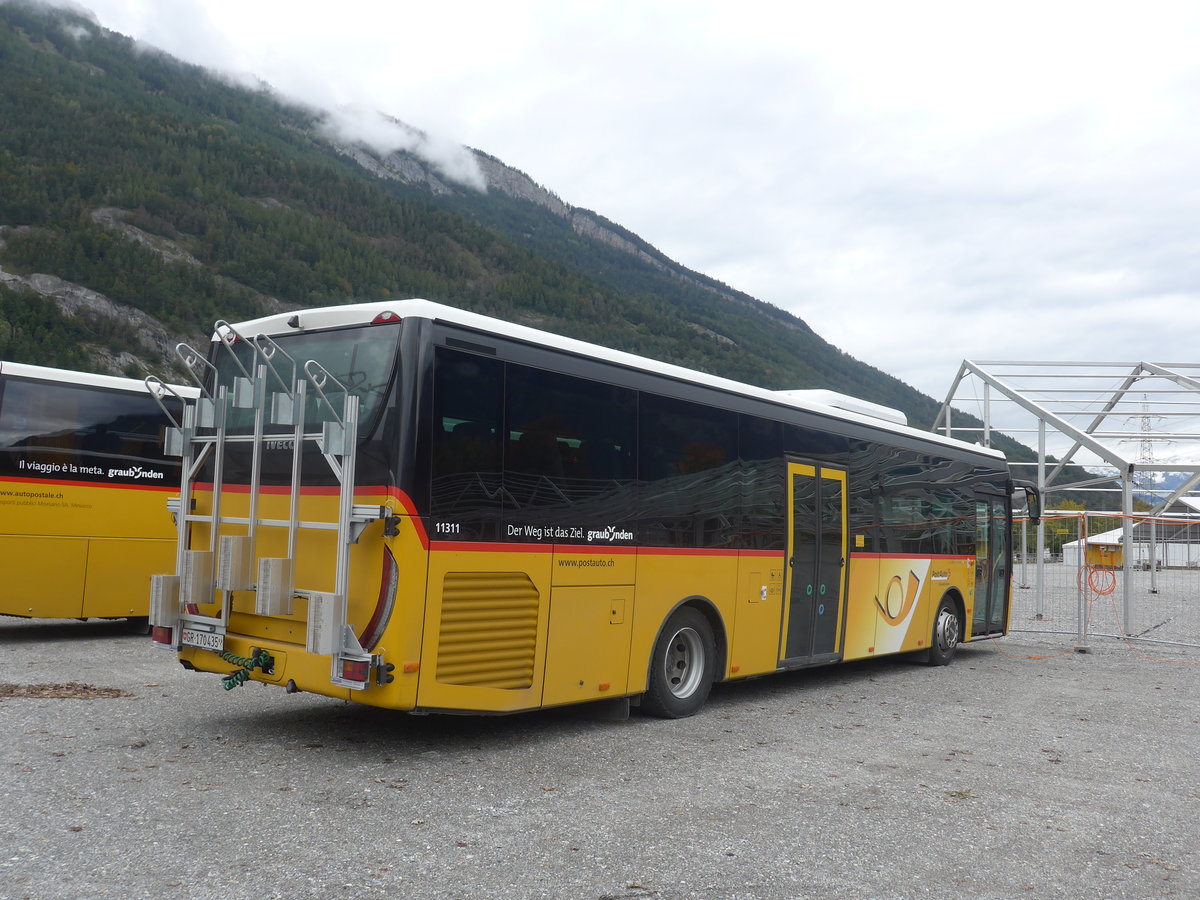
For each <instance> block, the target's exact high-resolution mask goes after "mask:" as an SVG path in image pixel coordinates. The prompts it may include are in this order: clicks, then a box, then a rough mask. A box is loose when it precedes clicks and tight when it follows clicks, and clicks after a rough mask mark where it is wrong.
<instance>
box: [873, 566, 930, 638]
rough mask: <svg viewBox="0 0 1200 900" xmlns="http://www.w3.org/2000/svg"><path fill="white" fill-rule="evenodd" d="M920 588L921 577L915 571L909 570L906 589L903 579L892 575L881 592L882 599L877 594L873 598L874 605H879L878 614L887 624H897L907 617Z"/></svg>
mask: <svg viewBox="0 0 1200 900" xmlns="http://www.w3.org/2000/svg"><path fill="white" fill-rule="evenodd" d="M920 589H921V579H920V578H918V577H917V573H916V572H913V571H909V573H908V589H907V590H905V587H904V579H902V578H901V577H900V576H899V575H893V576H892V579H891V581H889V582H888V586H887V590H886V591H884V593H883V601H882V602H880V600H879V597H878V596H876V598H875V605H876V606H877V607H879V614H880V615H881V616H883V618H884V621H886V622H887V623H888V624H889V625H899V624H900V623H901V622H903V621H904V620H905V619H906V618H908V614H909V613H910V612H912V608H913V604H914V603H916V602H917V592H918V591H920Z"/></svg>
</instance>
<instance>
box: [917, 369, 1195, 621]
mask: <svg viewBox="0 0 1200 900" xmlns="http://www.w3.org/2000/svg"><path fill="white" fill-rule="evenodd" d="M972 406H974V409H975V410H976V415H977V416H978V418H979V419H981V420H982V422H983V424H982V426H978V425H973V424H964V425H958V426H956V425H954V411H955V410H956V409H957V410H959V411H967V410H970V409H971V408H972ZM1162 423H1172V427H1170V428H1165V429H1164V428H1161V427H1159V426H1161V424H1162ZM933 430H934V431H940V432H942V433H944V434H946V435H951V436H954V437H958V438H960V439H966V440H972V441H976V442H978V443H982V444H983V445H984V446H989V447H990V446H991V445H992V438H993V435H994V434H996V433H997V432H1002V433H1004V434H1005V435H1008V436H1010V437H1012V438H1014V439H1016V440H1018V441H1022V442H1023V443H1029V444H1031V443H1032V441H1031V440H1030V436H1033V437H1036V450H1037V457H1036V462H1019V461H1010V463H1009V465H1010V469H1011V470H1012V471H1013V474H1014V475H1015V476H1017V477H1022V478H1025V479H1026V480H1033V481H1035V482H1036V483H1037V485H1038V487H1039V489H1040V490H1041V492H1042V495H1043V497H1044V498H1046V499H1045V501H1044V505H1045V506H1046V508H1047V509H1050V508H1052V507H1053V502H1052V499H1051V498H1052V496H1053V494H1054V493H1055V492H1058V491H1066V490H1071V491H1081V490H1082V491H1099V490H1104V491H1109V492H1112V491H1114V490H1115V491H1118V492H1119V493H1120V496H1121V503H1120V513H1121V515H1122V516H1123V518H1122V523H1123V526H1122V527H1123V535H1122V542H1123V544H1124V545H1125V546H1127V547H1128V546H1132V544H1133V537H1132V535H1133V516H1134V497H1135V491H1136V493H1137V494H1138V495H1141V496H1152V497H1154V501H1155V502H1154V503H1153V508H1152V509H1151V510H1150V511H1149V512H1143V513H1141V515H1145V516H1147V517H1151V516H1158V515H1161V514H1162V513H1163V512H1165V511H1166V510H1168V509H1169V508H1170V507H1171V506H1172V505H1173V504H1174V503H1175V502H1176V501H1178V500H1179V499H1180V498H1182V497H1184V496H1185V495H1187V494H1189V493H1190V492H1192V491H1193V490H1195V489H1196V488H1197V486H1198V485H1200V363H1153V362H1018V361H1011V360H1009V361H972V360H963V363H962V365H961V366H960V368H959V370H958V375H957V376H956V377H955V379H954V382H953V384H952V385H951V386H950V390H949V391H948V392H947V394H946V399H945V401H944V402H943V404H942V407H941V409H940V411H939V412H938V416H937V419H936V421H935V422H934V424H933ZM1051 442H1054V443H1055V444H1056V446H1055V447H1054V448H1052V449H1054V455H1050V454H1049V453H1048V448H1050V444H1051ZM1167 446H1171V447H1173V448H1175V449H1177V451H1178V452H1177V453H1175V454H1174V455H1173V456H1172V457H1171V458H1170V459H1167V458H1165V457H1164V456H1163V454H1162V452H1161V450H1162V448H1164V447H1167ZM1073 465H1074V466H1076V467H1087V469H1089V470H1092V472H1090V473H1089V474H1092V473H1094V475H1095V477H1088V478H1083V479H1079V478H1077V477H1076V480H1074V481H1071V480H1068V477H1067V476H1068V475H1071V476H1072V477H1075V475H1076V473H1078V471H1079V469H1078V468H1071V467H1072V466H1073ZM1027 467H1036V475H1035V476H1034V477H1032V478H1031V477H1030V476H1031V474H1033V473H1029V472H1028V471H1023V470H1024V469H1026V468H1027ZM1166 473H1183V474H1184V476H1185V477H1184V478H1183V479H1182V480H1181V481H1180V483H1179V484H1178V485H1176V486H1175V487H1173V488H1172V489H1170V490H1158V489H1155V488H1154V487H1153V486H1150V485H1148V483H1147V478H1146V476H1154V475H1161V474H1166ZM1102 485H1107V487H1101V486H1102ZM1112 485H1116V487H1115V488H1114V487H1112ZM1151 534H1152V535H1153V530H1152V531H1151ZM1152 540H1153V538H1152ZM1037 541H1038V542H1037V562H1038V591H1039V597H1040V593H1041V591H1042V585H1043V573H1042V559H1043V556H1044V550H1045V528H1044V525H1040V526H1039V527H1038V534H1037ZM1129 556H1130V555H1129V554H1125V559H1124V567H1125V574H1126V576H1128V574H1129V572H1128V567H1129V564H1130V560H1129ZM1152 569H1153V567H1152ZM1152 575H1153V573H1152ZM1123 581H1124V592H1125V595H1124V607H1125V613H1126V618H1125V621H1126V622H1128V621H1129V620H1130V618H1131V617H1130V615H1129V613H1130V605H1131V604H1130V596H1129V592H1130V583H1131V579H1130V578H1129V577H1125V578H1124V579H1123Z"/></svg>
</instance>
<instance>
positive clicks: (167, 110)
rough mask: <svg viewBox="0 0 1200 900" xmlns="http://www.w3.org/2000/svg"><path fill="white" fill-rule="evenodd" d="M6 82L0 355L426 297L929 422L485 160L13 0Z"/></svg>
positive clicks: (97, 352) (202, 331) (52, 351)
mask: <svg viewBox="0 0 1200 900" xmlns="http://www.w3.org/2000/svg"><path fill="white" fill-rule="evenodd" d="M0 84H3V90H0V267H2V268H0V358H6V359H11V360H16V361H22V362H32V363H38V364H43V365H58V366H66V367H71V368H78V369H87V370H95V371H109V372H114V373H116V374H128V375H135V376H140V375H142V374H144V373H145V372H147V371H150V372H154V373H157V374H163V375H170V374H171V373H170V372H169V369H168V367H169V366H170V365H171V348H172V347H173V346H174V344H175V343H176V342H177V341H179V340H187V341H190V342H198V343H199V342H203V341H205V340H206V338H207V334H208V333H209V331H210V329H211V326H212V323H213V322H214V320H216V319H227V320H229V321H237V320H239V319H242V318H247V317H251V316H255V315H259V314H262V313H264V312H268V311H273V310H278V309H286V308H295V307H306V306H313V305H329V304H339V303H346V302H355V301H365V300H378V299H386V298H388V297H425V298H428V299H432V300H437V301H440V302H444V303H449V304H452V305H456V306H460V307H463V308H467V309H472V310H476V311H480V312H484V313H488V314H491V315H496V316H499V317H502V318H505V319H510V320H514V321H520V322H523V323H526V324H534V325H537V326H539V327H542V328H545V329H548V330H550V331H554V332H558V333H562V334H567V335H570V336H573V337H578V338H582V339H584V340H591V341H595V342H597V343H602V344H605V345H608V346H612V347H616V348H618V349H622V350H627V351H631V352H635V353H640V354H643V355H647V356H651V357H654V358H657V359H661V360H666V361H670V362H674V363H679V364H683V365H687V366H691V367H694V368H698V369H702V370H705V371H709V372H713V373H717V374H720V375H724V376H727V377H731V378H736V379H739V380H743V381H747V382H751V383H754V384H759V385H762V386H764V387H768V388H817V387H821V388H831V389H834V390H839V391H843V392H845V393H849V394H853V395H856V396H859V397H862V398H864V399H867V400H871V401H874V402H876V403H883V404H886V405H889V406H894V407H898V408H900V409H902V410H904V411H905V412H906V413H907V414H908V416H909V418H910V421H912V422H913V423H914V424H916V425H919V426H925V425H928V424H929V423H930V422H932V420H933V418H934V415H935V413H936V409H937V403H936V402H935V401H934V400H933V399H932V398H930V397H927V396H925V395H922V394H920V393H919V392H917V391H915V390H913V389H912V388H910V387H909V386H907V385H905V384H903V383H902V382H900V381H898V380H897V379H895V378H893V377H891V376H889V375H887V374H885V373H883V372H880V371H879V370H877V369H875V368H873V367H871V366H869V365H867V364H864V363H862V362H860V361H858V360H855V359H854V358H852V357H851V356H849V355H848V354H846V353H844V352H842V351H841V350H839V349H837V348H835V347H833V346H831V345H830V344H828V343H827V342H826V341H824V340H822V339H821V338H820V337H819V336H818V335H816V334H814V333H813V332H812V331H811V329H809V328H808V327H807V326H806V325H805V324H804V323H803V322H802V321H800V320H799V319H797V318H795V317H794V316H792V315H790V314H788V313H786V312H784V311H782V310H780V309H777V308H775V307H773V306H770V305H769V304H766V303H763V302H761V301H759V300H756V299H755V298H752V297H749V296H747V295H745V294H742V293H740V292H738V291H736V290H734V289H732V288H730V287H728V286H725V285H722V284H719V283H717V282H715V281H713V280H712V279H709V278H707V277H705V276H703V275H701V274H699V273H696V272H692V271H689V270H688V269H686V268H684V267H683V266H680V265H678V264H677V263H674V262H673V261H671V260H669V259H667V258H665V257H664V256H662V254H660V253H659V252H658V251H657V250H655V248H653V247H652V246H650V245H649V244H647V243H646V242H645V241H643V240H641V239H640V238H639V237H637V236H636V235H633V234H631V233H629V232H627V231H625V230H624V229H622V228H621V227H620V226H618V225H616V224H614V223H612V222H609V221H607V220H605V219H604V218H603V217H601V216H599V215H597V214H595V213H591V212H589V211H586V210H579V209H575V208H573V207H570V206H569V204H567V203H565V202H563V201H561V200H558V198H556V197H554V196H553V195H552V194H549V193H548V192H546V191H544V190H543V189H541V188H540V187H537V186H536V185H534V184H533V182H532V180H531V179H529V178H528V177H527V176H525V175H524V174H523V173H519V172H515V171H514V170H511V169H508V168H507V167H505V166H504V165H503V163H501V162H500V161H499V160H495V159H494V158H492V157H490V156H488V155H487V154H485V153H482V152H477V153H476V156H477V158H478V159H479V161H480V163H481V166H482V168H483V171H484V172H485V174H486V175H487V176H488V189H487V190H486V191H480V190H477V189H475V188H471V187H465V186H461V185H456V184H453V183H450V182H447V181H446V180H445V179H441V180H439V179H438V178H437V177H436V173H434V172H432V171H431V170H430V169H429V167H427V166H425V164H424V163H422V162H421V161H420V160H418V159H416V158H415V157H411V156H409V155H408V154H395V155H394V156H393V158H390V159H389V158H381V157H379V156H377V155H375V154H372V153H371V152H370V151H369V150H367V148H365V147H361V146H358V147H355V146H347V145H346V144H345V143H344V141H340V140H335V139H333V138H331V137H330V136H329V132H328V130H327V129H326V128H324V127H323V124H324V123H323V116H322V114H321V113H319V112H316V111H313V110H309V109H304V108H300V107H298V106H294V105H290V104H288V103H285V102H282V101H281V100H280V99H279V98H277V97H276V96H275V95H273V94H272V93H271V92H270V91H269V90H267V89H266V88H265V86H264V88H263V89H261V90H248V89H246V88H243V87H239V86H236V85H233V84H231V83H229V82H228V81H226V80H223V79H222V78H219V77H216V76H214V75H211V74H209V73H206V72H205V71H203V70H201V69H198V68H196V67H193V66H189V65H186V64H183V63H180V62H179V61H177V60H174V59H172V58H170V57H167V56H165V55H163V54H161V53H157V52H150V51H147V49H146V48H144V47H135V45H134V43H133V42H132V41H131V40H129V39H128V38H125V37H123V36H121V35H117V34H114V33H112V32H109V31H106V30H104V29H103V28H101V27H99V26H98V25H96V24H95V23H94V22H90V21H88V20H87V19H84V18H81V17H79V16H75V15H72V14H69V13H63V12H61V11H57V10H47V9H46V8H43V7H40V6H37V5H33V4H30V3H27V2H9V3H6V4H3V5H0ZM400 157H403V159H399V158H400ZM401 163H402V164H401ZM405 172H407V173H410V174H409V175H408V176H405V175H404V174H403V173H405ZM411 173H417V174H418V175H419V177H416V176H413V175H412V174H411ZM514 185H516V186H517V187H520V189H517V187H514ZM531 185H532V186H533V188H530V186H531ZM548 198H549V199H548ZM951 374H952V373H949V372H948V373H947V377H948V378H949V377H950V375H951ZM964 418H965V417H964ZM956 421H959V422H962V421H963V419H962V418H956ZM1009 449H1014V448H1011V447H1010V448H1009ZM1016 452H1022V453H1023V452H1024V451H1023V448H1022V449H1021V450H1019V451H1016Z"/></svg>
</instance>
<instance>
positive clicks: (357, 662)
mask: <svg viewBox="0 0 1200 900" xmlns="http://www.w3.org/2000/svg"><path fill="white" fill-rule="evenodd" d="M370 675H371V661H370V660H369V659H343V660H342V677H343V678H344V679H346V680H347V681H361V682H363V683H364V684H365V683H366V680H367V679H368V678H369V677H370Z"/></svg>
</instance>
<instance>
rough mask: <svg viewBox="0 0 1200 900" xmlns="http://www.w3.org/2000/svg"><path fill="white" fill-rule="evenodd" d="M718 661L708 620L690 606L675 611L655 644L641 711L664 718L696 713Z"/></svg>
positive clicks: (710, 687)
mask: <svg viewBox="0 0 1200 900" xmlns="http://www.w3.org/2000/svg"><path fill="white" fill-rule="evenodd" d="M716 659H717V649H716V642H715V641H714V639H713V633H712V626H710V625H709V624H708V619H706V618H704V616H703V615H702V614H701V613H699V612H697V611H696V610H694V609H691V608H690V607H684V608H682V609H678V610H676V611H675V612H674V613H672V614H671V617H670V618H668V619H667V624H666V625H665V626H664V627H663V630H662V634H660V635H659V636H658V642H657V643H655V645H654V653H653V655H652V657H651V660H650V682H649V684H648V686H647V688H646V693H645V695H644V696H643V697H642V709H643V710H644V711H646V712H648V713H650V714H651V715H654V716H661V717H662V718H664V719H682V718H684V717H685V716H690V715H693V714H695V713H696V712H697V711H698V710H699V709H700V707H701V706H703V705H704V701H705V700H707V699H708V692H709V691H710V690H711V689H712V684H713V679H714V678H715V673H714V668H715V666H716Z"/></svg>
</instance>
